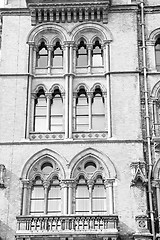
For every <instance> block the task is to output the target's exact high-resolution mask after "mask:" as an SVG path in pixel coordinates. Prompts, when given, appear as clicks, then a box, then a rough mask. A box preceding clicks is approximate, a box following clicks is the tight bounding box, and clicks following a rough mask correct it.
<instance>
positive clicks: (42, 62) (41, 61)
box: [38, 55, 48, 68]
mask: <svg viewBox="0 0 160 240" xmlns="http://www.w3.org/2000/svg"><path fill="white" fill-rule="evenodd" d="M47 64H48V56H43V55H42V56H39V58H38V67H39V68H46V67H47Z"/></svg>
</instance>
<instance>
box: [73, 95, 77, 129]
mask: <svg viewBox="0 0 160 240" xmlns="http://www.w3.org/2000/svg"><path fill="white" fill-rule="evenodd" d="M76 97H77V94H76V93H73V129H74V130H76Z"/></svg>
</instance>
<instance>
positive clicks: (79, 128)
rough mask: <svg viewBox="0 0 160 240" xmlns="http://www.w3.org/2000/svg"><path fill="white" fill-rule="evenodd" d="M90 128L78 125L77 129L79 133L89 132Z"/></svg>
mask: <svg viewBox="0 0 160 240" xmlns="http://www.w3.org/2000/svg"><path fill="white" fill-rule="evenodd" d="M88 128H89V125H88V124H87V125H77V127H76V129H77V131H87V130H88Z"/></svg>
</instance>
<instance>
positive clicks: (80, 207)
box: [76, 199, 89, 212]
mask: <svg viewBox="0 0 160 240" xmlns="http://www.w3.org/2000/svg"><path fill="white" fill-rule="evenodd" d="M76 211H79V212H84V211H85V212H89V199H76Z"/></svg>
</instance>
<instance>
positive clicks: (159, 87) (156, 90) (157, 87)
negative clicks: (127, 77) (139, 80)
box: [151, 80, 160, 98]
mask: <svg viewBox="0 0 160 240" xmlns="http://www.w3.org/2000/svg"><path fill="white" fill-rule="evenodd" d="M159 92H160V80H159V81H158V82H157V83H156V84H155V85H154V87H153V89H152V91H151V97H153V98H158V93H159Z"/></svg>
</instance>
